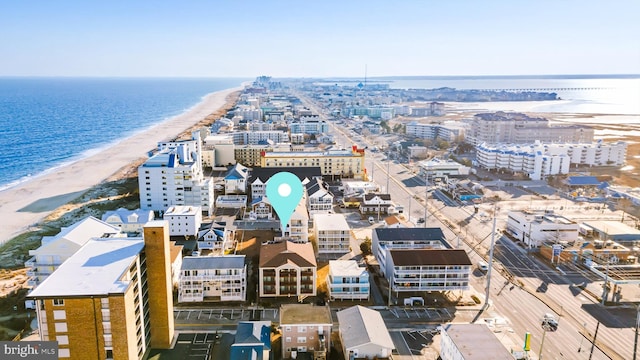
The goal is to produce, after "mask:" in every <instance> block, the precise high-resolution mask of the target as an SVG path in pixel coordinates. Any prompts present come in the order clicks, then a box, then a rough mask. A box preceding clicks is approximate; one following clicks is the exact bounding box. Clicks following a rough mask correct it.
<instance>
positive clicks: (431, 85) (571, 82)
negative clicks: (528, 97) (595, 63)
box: [319, 75, 640, 115]
mask: <svg viewBox="0 0 640 360" xmlns="http://www.w3.org/2000/svg"><path fill="white" fill-rule="evenodd" d="M336 80H338V81H339V83H340V84H343V85H351V86H355V85H356V84H358V83H359V82H363V80H362V79H344V78H343V79H336ZM319 83H322V84H332V82H331V81H330V80H328V81H320V82H319ZM367 83H368V84H387V85H389V87H390V88H392V89H436V88H441V87H450V88H456V89H487V90H489V89H490V90H507V91H508V90H531V91H542V92H555V93H556V94H558V96H559V97H560V98H561V99H562V101H556V102H544V103H542V102H540V105H539V106H537V105H536V106H535V109H534V110H535V111H536V112H563V113H585V114H614V115H640V75H555V76H552V75H548V76H413V77H371V78H368V79H367Z"/></svg>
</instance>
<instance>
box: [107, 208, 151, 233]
mask: <svg viewBox="0 0 640 360" xmlns="http://www.w3.org/2000/svg"><path fill="white" fill-rule="evenodd" d="M154 218H155V214H154V213H153V211H152V210H142V209H135V210H129V209H125V208H119V209H118V210H112V211H107V212H105V213H104V214H103V215H102V221H104V222H106V223H107V224H111V225H114V226H117V227H119V228H120V230H122V232H124V233H136V234H141V233H142V228H143V227H144V224H146V223H148V222H149V221H152V220H153V219H154Z"/></svg>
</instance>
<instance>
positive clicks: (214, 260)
mask: <svg viewBox="0 0 640 360" xmlns="http://www.w3.org/2000/svg"><path fill="white" fill-rule="evenodd" d="M244 259H245V256H244V255H226V256H185V257H184V258H183V259H182V267H181V268H180V270H206V269H241V268H243V267H244Z"/></svg>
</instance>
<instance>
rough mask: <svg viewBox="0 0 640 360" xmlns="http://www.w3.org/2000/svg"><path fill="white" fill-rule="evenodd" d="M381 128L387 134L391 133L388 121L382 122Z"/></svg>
mask: <svg viewBox="0 0 640 360" xmlns="http://www.w3.org/2000/svg"><path fill="white" fill-rule="evenodd" d="M380 127H381V128H382V129H384V131H385V132H386V133H390V132H391V128H390V127H389V124H388V123H387V122H386V121H384V120H382V121H380Z"/></svg>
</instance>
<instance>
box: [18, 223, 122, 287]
mask: <svg viewBox="0 0 640 360" xmlns="http://www.w3.org/2000/svg"><path fill="white" fill-rule="evenodd" d="M121 237H126V234H124V233H122V232H121V231H120V228H119V227H117V226H114V225H110V224H107V223H106V222H104V221H100V220H98V219H96V218H94V217H93V216H88V217H86V218H84V219H82V220H80V221H78V222H76V223H74V224H73V225H71V226H69V227H63V228H61V229H60V232H59V233H58V234H56V235H54V236H43V237H42V241H41V244H40V247H38V248H37V249H35V250H29V256H31V258H30V259H29V260H27V261H26V262H25V264H24V265H25V267H27V268H28V270H27V276H29V280H28V281H27V284H28V285H29V286H33V287H35V286H38V285H39V284H40V283H41V282H42V281H44V279H46V278H47V277H49V275H51V274H52V273H53V272H54V271H55V270H56V269H57V268H58V267H59V266H60V265H61V264H62V263H63V262H65V261H66V260H67V259H69V258H70V257H71V255H73V254H75V253H76V251H78V250H80V248H81V247H82V246H83V245H84V244H86V243H87V241H89V240H90V239H92V238H121Z"/></svg>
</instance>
